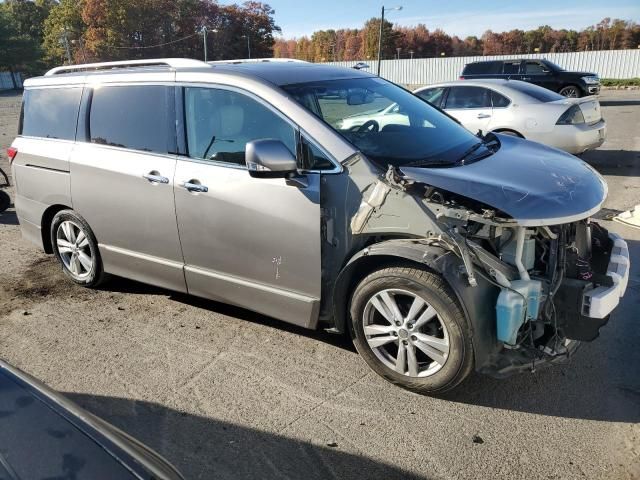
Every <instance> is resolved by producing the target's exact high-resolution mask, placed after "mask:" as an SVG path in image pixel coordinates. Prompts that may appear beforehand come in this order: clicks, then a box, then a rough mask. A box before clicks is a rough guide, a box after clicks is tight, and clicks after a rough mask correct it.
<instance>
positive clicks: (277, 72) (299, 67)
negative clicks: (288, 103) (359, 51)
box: [213, 61, 375, 86]
mask: <svg viewBox="0 0 640 480" xmlns="http://www.w3.org/2000/svg"><path fill="white" fill-rule="evenodd" d="M213 67H214V68H215V69H216V70H218V71H224V72H228V73H237V74H241V75H246V76H252V77H259V78H261V79H263V80H266V81H268V82H270V83H273V84H275V85H278V86H281V85H289V84H296V83H309V82H319V81H327V80H345V79H348V78H368V77H375V75H373V74H371V73H368V72H364V71H362V70H356V69H355V68H346V67H336V66H333V65H322V64H317V63H307V62H268V61H265V62H238V63H235V62H229V63H214V64H213Z"/></svg>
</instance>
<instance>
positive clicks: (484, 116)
mask: <svg viewBox="0 0 640 480" xmlns="http://www.w3.org/2000/svg"><path fill="white" fill-rule="evenodd" d="M490 117H491V115H487V114H486V113H479V114H478V118H490Z"/></svg>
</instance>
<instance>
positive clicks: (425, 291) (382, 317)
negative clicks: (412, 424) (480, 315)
mask: <svg viewBox="0 0 640 480" xmlns="http://www.w3.org/2000/svg"><path fill="white" fill-rule="evenodd" d="M394 304H395V306H394ZM396 307H397V308H396ZM350 312H351V335H352V338H353V343H354V345H355V347H356V349H357V350H358V353H360V355H361V356H362V358H363V359H364V361H365V362H366V363H367V364H368V365H369V367H371V369H372V370H373V371H374V372H376V373H377V374H378V375H380V376H382V377H384V378H385V379H387V380H388V381H390V382H391V383H394V384H396V385H399V386H401V387H403V388H406V389H408V390H412V391H414V392H418V393H423V394H440V393H444V392H446V391H448V390H451V389H453V388H455V387H456V386H458V385H459V384H460V383H461V382H462V381H463V380H464V379H465V378H466V377H467V376H468V375H469V373H470V372H471V370H472V369H473V344H472V341H471V332H470V328H469V326H468V324H467V322H466V319H465V317H464V314H463V312H462V309H461V308H460V305H459V303H458V300H457V298H456V297H455V295H454V293H453V292H452V291H451V289H450V287H449V286H448V284H447V283H446V282H445V281H444V279H443V278H442V277H441V276H440V275H437V274H435V273H432V272H428V271H425V270H419V269H416V268H408V267H391V268H385V269H382V270H378V271H376V272H374V273H372V274H370V275H368V276H367V277H366V278H364V280H362V281H361V282H360V283H359V284H358V286H357V287H356V289H355V291H354V293H353V295H352V300H351V307H350ZM412 365H413V366H412Z"/></svg>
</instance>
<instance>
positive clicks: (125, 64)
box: [44, 58, 207, 77]
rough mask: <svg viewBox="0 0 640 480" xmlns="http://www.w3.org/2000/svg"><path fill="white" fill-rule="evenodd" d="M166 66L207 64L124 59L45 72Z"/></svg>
mask: <svg viewBox="0 0 640 480" xmlns="http://www.w3.org/2000/svg"><path fill="white" fill-rule="evenodd" d="M159 65H161V66H166V67H169V68H186V67H203V66H206V65H207V64H206V63H205V62H203V61H201V60H194V59H192V58H155V59H149V60H122V61H118V62H100V63H84V64H80V65H66V66H63V67H55V68H52V69H51V70H49V71H48V72H47V73H45V74H44V76H45V77H50V76H51V75H59V74H62V73H73V72H86V71H91V70H110V69H115V68H130V67H151V66H159Z"/></svg>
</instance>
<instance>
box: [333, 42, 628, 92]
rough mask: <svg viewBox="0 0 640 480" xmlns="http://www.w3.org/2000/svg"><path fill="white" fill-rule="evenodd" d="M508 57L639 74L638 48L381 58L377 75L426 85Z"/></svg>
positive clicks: (603, 73) (616, 74)
mask: <svg viewBox="0 0 640 480" xmlns="http://www.w3.org/2000/svg"><path fill="white" fill-rule="evenodd" d="M509 58H546V59H547V60H550V61H552V62H554V63H556V64H558V65H560V66H561V67H562V68H564V69H565V70H574V71H584V72H596V73H597V74H598V75H600V78H634V77H640V49H636V50H601V51H593V52H571V53H538V54H535V53H534V54H526V55H487V56H477V57H447V58H416V59H413V60H409V59H406V60H404V59H402V60H383V61H382V64H381V65H380V76H382V77H383V78H386V79H388V80H391V81H392V82H395V83H401V84H404V85H427V84H430V83H437V82H448V81H451V80H457V79H458V77H459V76H460V73H462V69H463V68H464V66H465V64H467V63H469V62H475V61H478V60H500V59H509ZM361 61H363V62H365V63H366V64H367V65H369V67H370V68H369V69H368V71H370V72H374V73H375V71H376V68H377V65H378V63H377V61H376V60H361ZM329 63H330V64H331V65H340V66H343V67H352V66H354V65H355V64H356V63H358V62H357V61H352V62H329Z"/></svg>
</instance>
